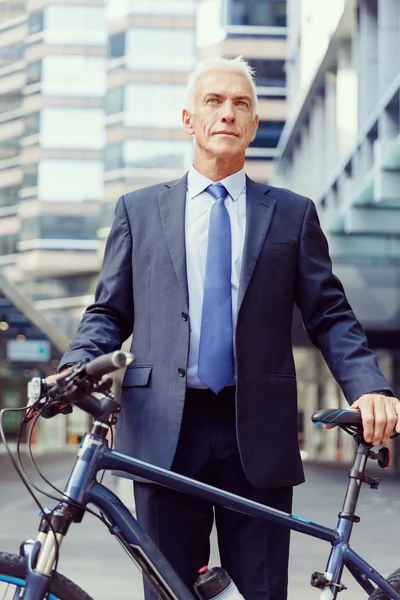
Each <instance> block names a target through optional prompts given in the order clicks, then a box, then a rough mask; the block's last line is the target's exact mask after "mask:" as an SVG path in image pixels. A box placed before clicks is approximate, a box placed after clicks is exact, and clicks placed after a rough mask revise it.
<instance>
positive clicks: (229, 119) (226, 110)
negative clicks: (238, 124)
mask: <svg viewBox="0 0 400 600" xmlns="http://www.w3.org/2000/svg"><path fill="white" fill-rule="evenodd" d="M221 119H222V121H223V122H224V123H234V121H235V111H234V109H233V104H232V102H224V105H223V106H222V114H221Z"/></svg>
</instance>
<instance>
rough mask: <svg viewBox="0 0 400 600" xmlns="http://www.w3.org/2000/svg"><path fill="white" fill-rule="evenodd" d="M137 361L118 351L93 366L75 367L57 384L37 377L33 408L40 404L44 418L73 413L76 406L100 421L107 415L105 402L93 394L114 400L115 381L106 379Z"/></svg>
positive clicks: (31, 400) (33, 385)
mask: <svg viewBox="0 0 400 600" xmlns="http://www.w3.org/2000/svg"><path fill="white" fill-rule="evenodd" d="M134 358H135V357H134V356H133V354H131V353H130V352H124V351H123V350H116V351H114V352H110V353H109V354H104V355H103V356H98V357H97V358H95V359H93V360H92V361H90V362H80V363H76V364H74V365H73V366H72V367H70V368H69V369H68V370H66V371H64V372H62V373H61V374H60V375H59V376H58V377H57V379H56V381H54V382H53V383H47V382H46V381H45V380H41V379H40V378H39V377H35V378H33V379H32V380H31V381H30V382H29V383H28V397H29V404H33V403H36V402H38V401H39V402H40V404H39V405H38V406H37V408H40V409H41V415H42V416H43V417H44V418H51V417H54V416H55V415H56V414H58V413H59V412H61V413H68V412H71V405H72V404H75V405H76V406H78V407H79V408H81V409H82V410H84V411H85V412H88V413H89V414H91V415H92V416H93V417H97V416H98V415H100V414H102V413H103V412H104V402H103V401H102V400H99V399H98V398H96V397H95V396H92V395H91V394H92V393H94V392H99V393H102V394H106V396H108V398H109V399H110V398H113V394H111V385H112V380H111V379H110V378H109V377H105V375H108V374H109V373H112V372H113V371H117V370H118V369H121V368H123V367H126V366H127V365H129V364H130V363H131V362H132V361H133V360H134ZM106 396H105V397H104V400H105V399H106ZM42 400H43V402H42Z"/></svg>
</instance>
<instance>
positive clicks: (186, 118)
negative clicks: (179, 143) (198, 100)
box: [182, 108, 194, 135]
mask: <svg viewBox="0 0 400 600" xmlns="http://www.w3.org/2000/svg"><path fill="white" fill-rule="evenodd" d="M182 123H183V126H184V127H185V129H186V131H187V132H188V133H189V135H193V134H194V130H193V114H192V113H191V112H190V111H188V110H187V108H184V109H183V111H182Z"/></svg>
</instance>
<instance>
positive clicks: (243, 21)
mask: <svg viewBox="0 0 400 600" xmlns="http://www.w3.org/2000/svg"><path fill="white" fill-rule="evenodd" d="M228 20H229V24H230V25H251V26H256V27H257V26H258V27H260V26H261V27H286V1H282V0H229V11H228Z"/></svg>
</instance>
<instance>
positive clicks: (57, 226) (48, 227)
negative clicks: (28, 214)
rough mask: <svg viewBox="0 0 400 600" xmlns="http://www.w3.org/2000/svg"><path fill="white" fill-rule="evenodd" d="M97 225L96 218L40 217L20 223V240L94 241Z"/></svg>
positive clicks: (97, 220)
mask: <svg viewBox="0 0 400 600" xmlns="http://www.w3.org/2000/svg"><path fill="white" fill-rule="evenodd" d="M98 225H99V219H98V217H79V216H78V217H73V216H66V215H41V216H40V217H36V218H34V219H24V220H23V221H22V226H21V240H32V239H48V240H53V239H57V240H96V239H97V228H98Z"/></svg>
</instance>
